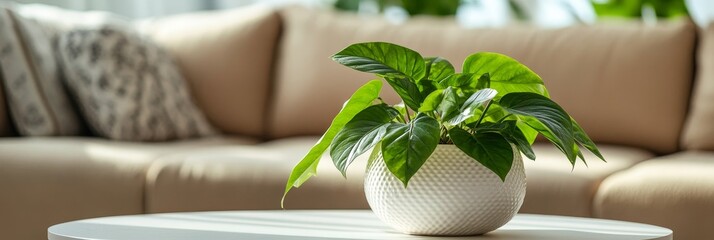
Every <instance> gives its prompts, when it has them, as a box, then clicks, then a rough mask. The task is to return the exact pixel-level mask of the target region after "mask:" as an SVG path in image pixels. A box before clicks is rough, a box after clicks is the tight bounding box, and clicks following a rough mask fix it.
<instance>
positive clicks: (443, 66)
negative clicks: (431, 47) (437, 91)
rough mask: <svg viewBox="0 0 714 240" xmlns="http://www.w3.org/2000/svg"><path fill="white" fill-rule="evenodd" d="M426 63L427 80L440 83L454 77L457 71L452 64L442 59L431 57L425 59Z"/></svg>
mask: <svg viewBox="0 0 714 240" xmlns="http://www.w3.org/2000/svg"><path fill="white" fill-rule="evenodd" d="M424 61H425V62H426V78H427V79H429V80H431V81H435V82H438V81H440V80H442V79H444V78H447V77H449V76H451V75H453V74H454V73H455V72H456V70H454V66H453V65H451V63H450V62H449V61H448V60H446V59H443V58H440V57H430V58H426V59H424Z"/></svg>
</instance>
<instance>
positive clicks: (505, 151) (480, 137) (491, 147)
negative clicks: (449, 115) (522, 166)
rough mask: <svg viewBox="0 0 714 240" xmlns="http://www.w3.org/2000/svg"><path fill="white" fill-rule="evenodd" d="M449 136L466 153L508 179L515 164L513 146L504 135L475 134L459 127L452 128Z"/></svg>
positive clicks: (500, 176) (491, 133)
mask: <svg viewBox="0 0 714 240" xmlns="http://www.w3.org/2000/svg"><path fill="white" fill-rule="evenodd" d="M449 136H451V140H453V141H454V144H455V145H456V147H458V148H459V149H461V151H463V152H464V153H466V155H469V156H470V157H471V158H473V159H474V160H476V161H478V162H479V163H481V165H483V166H484V167H486V168H488V169H491V171H493V172H494V173H495V174H496V175H498V177H499V178H501V180H502V181H506V176H508V172H509V171H511V165H513V148H511V144H510V143H508V141H507V140H506V139H505V138H504V137H503V136H501V135H500V134H498V133H494V132H486V133H477V134H475V135H473V134H471V133H469V132H467V131H466V130H463V129H461V128H458V127H455V128H452V129H450V130H449Z"/></svg>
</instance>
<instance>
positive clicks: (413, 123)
mask: <svg viewBox="0 0 714 240" xmlns="http://www.w3.org/2000/svg"><path fill="white" fill-rule="evenodd" d="M332 59H333V60H335V61H336V62H338V63H340V64H342V65H345V66H347V67H350V68H352V69H355V70H358V71H363V72H368V73H374V74H376V75H377V77H379V78H381V80H379V79H378V80H372V81H369V82H367V83H366V84H365V85H363V86H362V87H360V88H359V89H358V90H357V91H356V92H355V93H354V94H353V95H352V97H351V98H350V99H349V100H347V102H346V103H345V104H344V106H343V108H342V110H341V111H340V112H339V113H338V114H337V116H335V118H334V120H333V122H332V124H331V125H330V127H329V128H328V129H327V131H326V132H325V133H324V135H323V136H322V138H321V139H320V140H319V141H318V143H317V144H315V146H314V147H313V148H312V149H311V150H310V151H309V152H308V153H307V155H306V156H305V157H304V158H303V160H302V161H301V162H300V163H298V164H297V165H296V166H295V168H294V169H293V172H292V174H291V175H290V178H289V180H288V183H287V186H286V188H285V194H287V192H288V191H289V190H290V189H291V188H292V187H299V186H300V185H301V184H302V183H304V182H305V181H306V180H307V179H308V178H310V177H311V176H313V175H315V174H316V170H317V164H318V162H319V160H320V157H321V156H322V155H323V153H324V152H325V151H327V149H328V148H329V149H330V152H329V153H330V156H331V157H332V160H333V162H334V164H335V166H336V167H337V169H338V170H339V171H341V172H342V174H343V175H344V174H345V171H346V169H347V168H348V167H349V166H350V164H351V163H352V162H353V161H354V160H355V159H356V158H357V157H358V156H360V155H362V154H365V153H367V152H369V151H370V150H371V153H370V157H369V163H368V167H367V172H366V175H365V193H366V196H367V200H368V202H369V204H370V207H371V208H372V210H373V211H374V212H375V214H376V215H377V216H378V217H379V218H380V219H382V220H383V221H384V222H386V223H387V224H389V225H391V226H392V227H394V228H396V229H397V230H400V231H402V232H405V233H409V234H421V235H474V234H482V233H486V232H489V231H492V230H495V229H496V228H498V227H500V226H502V225H504V224H505V223H507V222H508V221H509V220H510V219H511V218H512V217H513V216H514V215H515V214H516V212H517V211H518V209H519V208H520V206H521V204H522V202H523V198H524V196H525V173H524V170H523V162H522V160H521V154H523V155H525V156H526V157H528V158H530V159H533V160H535V154H534V153H533V150H532V149H531V144H533V142H534V141H535V139H536V136H537V135H538V134H540V135H542V136H543V137H545V139H547V140H549V141H550V142H551V143H553V144H554V145H555V146H556V147H557V148H558V149H559V150H560V151H562V152H563V153H564V154H565V156H566V158H567V159H568V160H569V161H570V163H571V164H572V165H573V166H574V164H575V162H576V159H577V158H580V159H581V160H583V162H584V161H585V159H584V157H583V154H582V153H581V150H582V149H583V148H584V149H587V150H588V151H590V152H592V153H593V154H595V155H596V156H597V157H599V158H600V159H602V160H603V161H604V158H603V157H602V155H601V154H600V152H599V151H598V149H597V147H596V146H595V144H594V143H593V141H592V140H590V138H589V137H588V136H587V134H585V132H584V131H583V129H582V128H581V127H580V126H579V125H578V124H577V123H576V122H575V120H574V119H573V118H572V117H570V116H569V115H568V113H566V112H565V111H564V110H563V108H561V107H560V106H559V105H558V104H556V103H555V102H553V101H552V100H550V98H549V95H548V91H547V90H546V88H545V86H544V84H543V81H542V79H541V78H540V77H539V76H538V75H537V74H535V73H534V72H533V71H531V70H530V69H528V67H526V66H524V65H523V64H521V63H519V62H518V61H516V60H515V59H513V58H510V57H508V56H505V55H502V54H498V53H492V52H480V53H475V54H473V55H470V56H469V57H467V58H466V60H465V61H464V64H463V67H462V69H463V72H462V73H456V71H455V69H454V67H453V65H452V64H451V63H449V62H448V61H447V60H446V59H443V58H439V57H430V58H424V57H422V56H421V55H420V54H419V53H417V52H415V51H413V50H411V49H408V48H405V47H402V46H398V45H395V44H391V43H385V42H368V43H358V44H353V45H350V46H349V47H347V48H345V49H344V50H342V51H340V52H338V53H337V54H335V55H334V56H332ZM382 80H384V81H386V82H387V83H388V84H389V85H390V86H391V87H392V88H393V89H394V90H395V92H396V93H397V94H398V95H399V96H400V97H401V99H402V100H403V104H398V105H389V104H387V103H385V102H384V101H382V99H381V98H380V97H379V93H380V90H381V87H382ZM284 198H285V195H284V196H283V200H284Z"/></svg>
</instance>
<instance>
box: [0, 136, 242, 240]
mask: <svg viewBox="0 0 714 240" xmlns="http://www.w3.org/2000/svg"><path fill="white" fill-rule="evenodd" d="M255 142H256V141H255V140H252V139H241V138H211V139H202V140H191V141H183V142H170V143H153V144H146V143H143V144H142V143H125V142H114V141H109V140H103V139H96V138H71V137H63V138H47V137H33V138H0V192H2V194H0V213H2V214H1V215H2V216H3V217H2V218H0V226H3V227H2V229H4V230H3V239H46V237H47V233H46V231H47V227H49V226H50V225H52V224H57V223H61V222H65V221H70V220H76V219H81V218H89V217H97V216H107V215H117V214H138V213H142V212H143V210H144V209H143V201H144V194H143V193H144V192H143V189H144V183H145V180H144V176H145V174H144V173H145V171H146V168H147V166H148V165H149V163H150V162H151V161H152V160H154V159H155V158H156V157H157V156H159V155H161V154H167V153H173V152H180V151H189V150H191V149H195V148H201V147H207V146H217V145H235V144H252V143H255Z"/></svg>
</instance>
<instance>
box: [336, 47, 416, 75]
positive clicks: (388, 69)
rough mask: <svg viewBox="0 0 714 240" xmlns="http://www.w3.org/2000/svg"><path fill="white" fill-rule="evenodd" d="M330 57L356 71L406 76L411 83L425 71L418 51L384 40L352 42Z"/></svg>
mask: <svg viewBox="0 0 714 240" xmlns="http://www.w3.org/2000/svg"><path fill="white" fill-rule="evenodd" d="M332 59H333V60H335V61H336V62H338V63H340V64H342V65H345V66H347V67H350V68H352V69H355V70H357V71H362V72H368V73H374V74H378V75H380V76H385V75H387V74H391V75H395V77H397V78H400V77H401V78H404V77H408V78H410V79H412V82H413V83H416V81H417V80H421V79H422V78H423V77H424V75H425V72H426V66H425V64H424V58H422V56H421V55H419V53H417V52H415V51H414V50H411V49H408V48H405V47H402V46H399V45H396V44H391V43H385V42H367V43H357V44H352V45H350V46H349V47H347V48H345V49H343V50H342V51H340V52H338V53H336V54H335V55H333V56H332Z"/></svg>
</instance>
